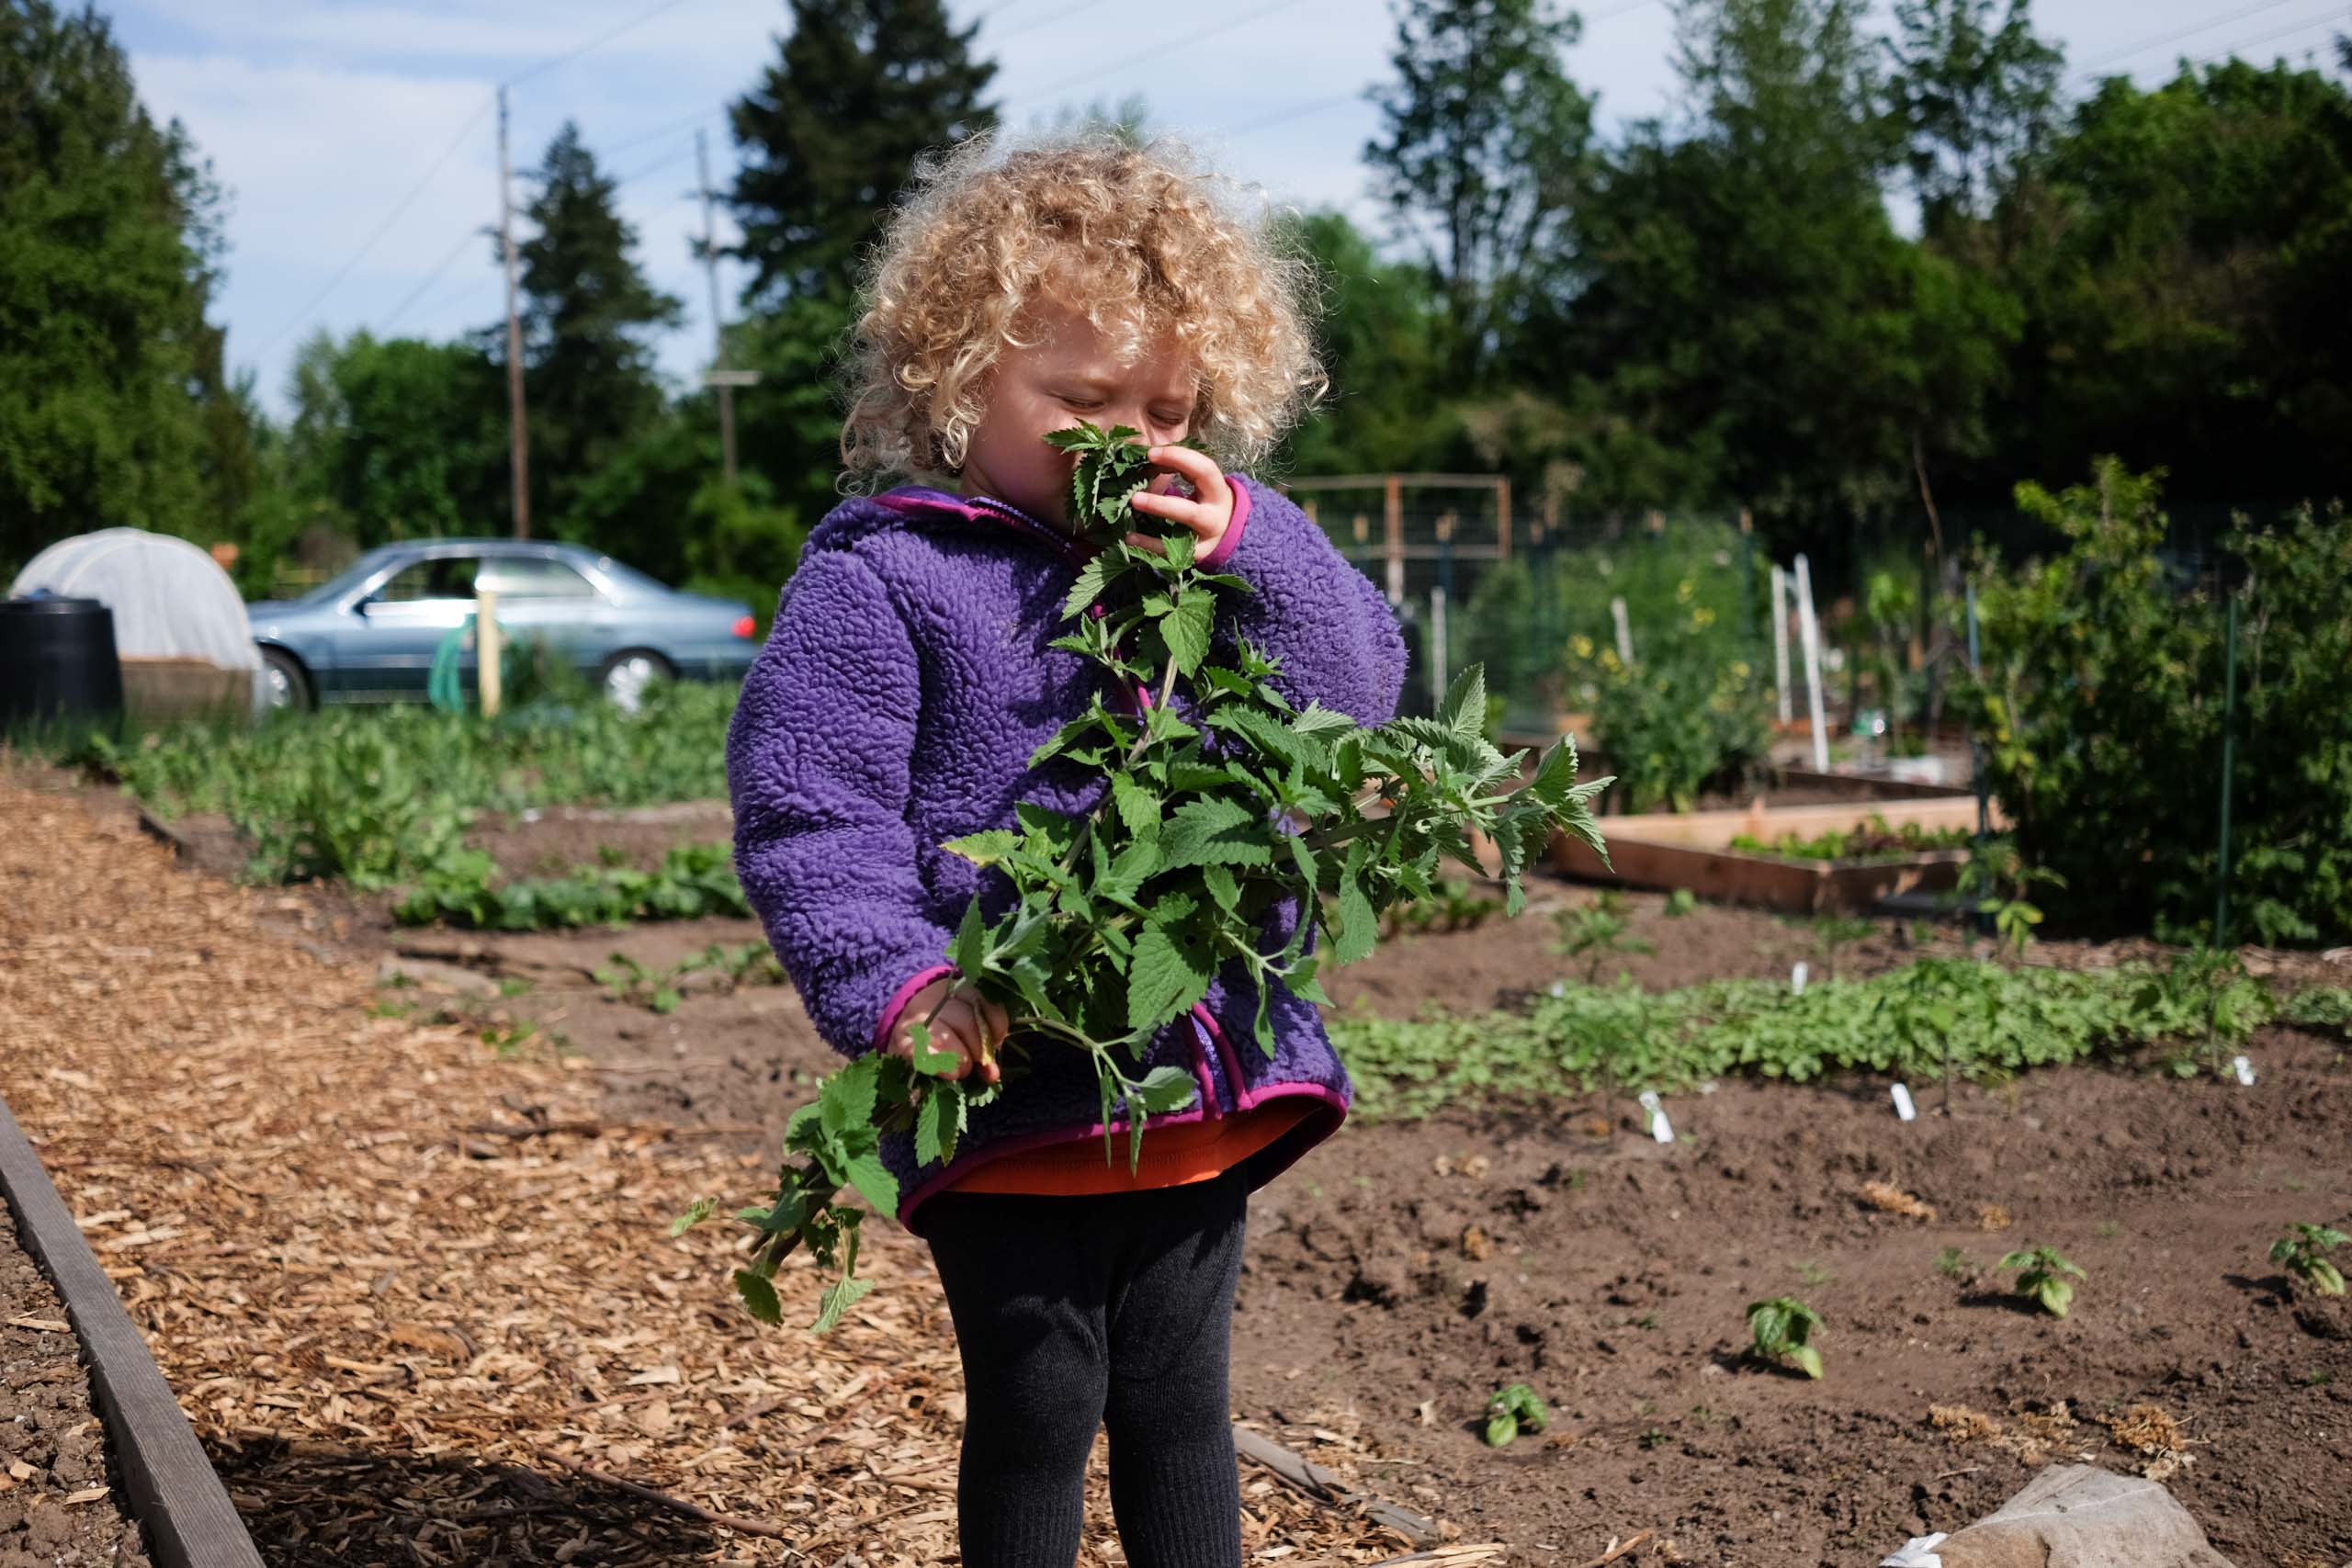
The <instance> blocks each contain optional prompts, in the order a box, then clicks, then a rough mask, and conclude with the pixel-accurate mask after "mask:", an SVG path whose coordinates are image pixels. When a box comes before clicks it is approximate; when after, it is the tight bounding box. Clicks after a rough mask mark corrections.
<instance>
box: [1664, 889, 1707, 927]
mask: <svg viewBox="0 0 2352 1568" xmlns="http://www.w3.org/2000/svg"><path fill="white" fill-rule="evenodd" d="M1697 908H1699V896H1698V895H1697V894H1696V893H1693V892H1691V889H1689V888H1688V887H1678V888H1676V889H1675V890H1674V891H1673V892H1671V893H1669V894H1668V895H1667V896H1666V914H1667V918H1668V919H1673V920H1679V919H1681V918H1682V917H1683V916H1685V915H1688V914H1691V913H1692V912H1693V911H1694V910H1696V909H1697Z"/></svg>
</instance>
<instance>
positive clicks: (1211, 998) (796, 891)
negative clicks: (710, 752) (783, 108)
mask: <svg viewBox="0 0 2352 1568" xmlns="http://www.w3.org/2000/svg"><path fill="white" fill-rule="evenodd" d="M1233 486H1234V491H1235V507H1234V519H1233V525H1232V526H1231V527H1230V528H1229V529H1228V530H1227V534H1226V536H1225V538H1224V540H1223V541H1221V542H1220V544H1219V547H1218V548H1217V550H1216V552H1215V555H1214V556H1213V557H1212V558H1207V562H1206V564H1210V565H1215V566H1220V567H1221V568H1222V570H1227V571H1229V572H1232V573H1234V574H1236V575H1238V576H1239V577H1241V578H1243V579H1245V580H1247V581H1248V582H1249V583H1250V586H1251V588H1253V589H1254V590H1255V592H1251V593H1228V594H1227V595H1225V596H1224V602H1223V603H1222V604H1220V605H1219V608H1218V614H1217V633H1216V637H1217V646H1218V647H1219V648H1221V649H1226V650H1227V652H1228V653H1229V651H1230V649H1231V648H1232V646H1233V639H1234V638H1235V637H1237V636H1238V637H1248V638H1249V639H1250V642H1251V643H1252V644H1253V645H1254V646H1256V647H1257V648H1259V649H1262V650H1263V651H1265V652H1266V653H1268V654H1270V655H1272V656H1273V657H1274V658H1275V659H1277V660H1280V661H1281V665H1282V671H1281V673H1280V674H1279V675H1278V676H1276V677H1275V681H1274V684H1275V685H1276V686H1277V687H1278V688H1279V689H1280V690H1281V691H1282V693H1283V695H1284V696H1286V697H1288V698H1289V699H1290V700H1291V701H1292V702H1293V703H1295V704H1296V705H1299V706H1301V707H1304V706H1306V705H1307V704H1308V703H1309V702H1320V703H1322V704H1323V705H1325V706H1326V707H1330V708H1337V709H1339V710H1340V711H1341V712H1343V713H1346V714H1348V715H1350V716H1352V717H1354V718H1355V719H1357V720H1358V721H1359V722H1361V723H1364V724H1377V723H1381V722H1383V721H1385V720H1386V719H1387V718H1389V717H1390V716H1392V715H1393V714H1394V713H1395V711H1396V705H1397V691H1398V688H1399V687H1400V686H1401V685H1402V683H1403V681H1404V672H1405V647H1404V642H1403V639H1402V638H1401V637H1399V636H1398V635H1397V624H1396V620H1395V618H1394V616H1393V615H1391V614H1390V612H1389V609H1388V606H1387V604H1386V603H1385V601H1384V600H1383V599H1382V597H1381V595H1380V592H1379V591H1378V590H1377V589H1375V588H1374V586H1373V585H1372V583H1371V582H1370V581H1368V580H1367V579H1366V578H1365V577H1364V576H1363V573H1362V572H1359V571H1358V570H1356V569H1355V568H1354V567H1352V566H1351V565H1349V564H1348V562H1347V561H1346V559H1345V558H1342V557H1341V556H1340V553H1339V551H1338V550H1336V549H1335V548H1333V547H1332V546H1331V543H1330V541H1329V539H1328V538H1326V537H1325V536H1324V534H1323V531H1322V529H1321V528H1319V527H1317V525H1315V524H1314V523H1313V522H1312V521H1310V520H1309V519H1308V518H1307V517H1306V514H1305V513H1302V512H1300V511H1299V509H1298V508H1297V507H1296V506H1295V505H1294V504H1293V503H1292V502H1290V501H1289V499H1288V498H1286V497H1284V496H1283V495H1282V494H1280V493H1279V492H1277V491H1273V490H1272V489H1269V488H1266V487H1262V486H1260V485H1258V484H1257V483H1255V482H1254V481H1251V480H1250V479H1245V478H1243V477H1241V476H1238V475H1237V476H1234V478H1233ZM1082 559H1083V550H1082V547H1080V546H1079V545H1078V544H1077V543H1076V542H1075V541H1073V540H1071V539H1070V538H1069V536H1066V535H1064V534H1062V533H1060V532H1059V531H1058V530H1057V529H1055V528H1053V527H1051V526H1050V525H1046V524H1045V523H1042V522H1040V521H1038V520H1037V519H1035V518H1032V517H1030V516H1028V515H1026V514H1025V513H1021V512H1019V511H1017V510H1015V509H1014V508H1012V507H1011V506H1008V505H1006V504H1004V503H1002V502H997V501H994V500H992V499H989V498H967V497H961V496H956V495H951V494H949V493H947V492H946V491H937V490H930V489H924V488H921V487H908V488H904V489H900V490H896V491H890V492H888V494H885V495H879V496H872V497H858V498H854V499H852V500H849V501H846V502H842V504H841V505H840V506H838V507H836V508H834V509H833V511H832V512H831V513H830V514H829V515H828V516H827V517H826V518H825V520H824V521H823V522H822V523H820V524H819V525H817V527H816V529H815V530H814V531H813V532H812V533H811V534H810V535H809V542H808V545H807V547H805V548H804V549H803V551H802V553H801V558H800V568H799V570H797V572H795V573H794V574H793V577H792V581H790V582H788V583H786V585H785V590H784V594H783V598H782V601H781V604H779V607H778V609H777V611H776V619H775V629H774V630H773V631H772V632H771V633H770V635H769V637H768V640H767V646H766V648H765V649H763V651H762V652H761V654H760V657H759V660H758V661H757V662H756V663H755V664H754V665H753V666H752V671H751V674H750V675H749V676H748V677H747V678H746V680H745V681H744V683H743V694H742V700H741V704H740V705H739V706H738V707H737V709H736V712H735V719H734V725H733V728H731V730H730V731H729V735H728V742H727V776H728V784H729V791H730V793H731V794H732V795H733V797H734V804H735V868H736V872H737V874H739V875H740V876H741V880H742V884H743V891H744V893H745V894H746V895H747V896H748V897H749V898H750V899H751V903H752V908H754V909H756V910H757V911H758V912H759V915H760V919H761V920H762V921H763V923H764V924H765V926H766V928H767V934H768V940H769V941H770V942H772V943H773V944H774V945H775V951H776V953H777V955H778V956H779V957H780V958H782V959H783V961H784V964H785V967H786V970H787V971H789V972H790V974H791V976H792V981H793V984H794V985H795V986H796V987H798V989H799V992H800V997H801V1000H802V1002H803V1003H804V1004H805V1005H806V1006H807V1008H808V1010H809V1017H810V1018H811V1019H812V1020H813V1021H815V1023H816V1025H817V1029H818V1032H820V1033H821V1034H822V1035H823V1036H824V1037H825V1039H826V1041H827V1042H828V1043H831V1045H832V1046H833V1048H834V1049H835V1050H838V1051H840V1052H842V1054H843V1055H848V1056H853V1057H854V1056H858V1055H864V1054H865V1053H866V1052H868V1051H872V1050H874V1049H876V1047H877V1046H878V1045H879V1044H880V1043H882V1042H884V1041H885V1040H887V1039H888V1036H889V1033H890V1032H891V1030H892V1028H893V1027H894V1026H895V1024H896V1023H897V1021H898V1019H899V1013H900V1012H901V1011H902V1010H904V1008H905V1006H906V1004H907V1001H908V999H909V998H910V997H911V996H912V995H913V994H914V992H915V991H916V990H918V989H919V988H920V987H922V986H923V985H924V984H926V983H928V982H929V981H930V980H932V979H933V978H935V977H937V976H941V975H944V974H948V973H951V971H950V970H949V969H948V967H947V965H946V958H945V954H946V950H947V946H948V941H949V938H950V937H951V936H952V935H953V933H954V931H955V928H956V922H957V921H958V920H960V919H962V918H963V912H964V908H965V905H966V904H967V901H968V900H969V899H970V898H971V897H972V895H973V894H974V892H975V891H978V892H979V893H980V895H981V907H982V908H983V909H985V910H986V911H987V912H988V913H989V914H990V915H994V914H997V913H999V912H1001V910H1003V909H1004V908H1008V907H1009V906H1010V904H1011V901H1012V889H1011V885H1010V884H1009V883H1008V882H1007V881H1006V880H1005V878H1004V877H1003V876H1001V874H995V873H989V874H987V875H986V877H985V879H983V877H982V874H981V873H980V871H979V868H978V867H976V866H974V865H973V864H972V863H970V862H968V861H966V860H964V859H962V858H961V857H959V856H957V855H954V854H951V853H949V852H947V851H945V850H944V849H942V848H941V847H940V846H941V845H942V844H944V842H946V841H947V840H951V839H956V838H961V837H962V836H964V835H965V834H967V833H976V832H979V831H981V830H982V829H989V828H1010V827H1012V826H1014V824H1015V816H1014V807H1016V806H1017V805H1019V804H1021V803H1023V802H1026V803H1030V804H1034V805H1037V806H1042V807H1047V808H1048V809H1051V810H1055V811H1059V812H1065V813H1069V814H1073V815H1076V814H1080V813H1083V812H1086V811H1088V810H1090V809H1091V808H1092V807H1093V806H1094V804H1095V802H1096V801H1097V800H1098V799H1100V798H1101V796H1102V794H1103V790H1104V788H1105V787H1106V784H1105V781H1104V779H1103V776H1102V775H1101V774H1100V773H1090V772H1087V771H1085V770H1083V769H1080V768H1078V767H1076V766H1075V765H1073V764H1070V763H1069V762H1067V761H1054V762H1049V763H1047V764H1046V766H1045V767H1043V768H1034V769H1033V768H1031V767H1030V766H1029V765H1028V760H1029V756H1030V753H1031V752H1032V751H1034V750H1035V749H1036V748H1037V747H1038V746H1039V745H1040V744H1041V743H1043V742H1044V741H1045V740H1046V739H1048V738H1050V737H1051V736H1052V735H1053V734H1054V732H1055V731H1056V730H1057V729H1059V728H1061V726H1062V725H1063V724H1065V723H1067V722H1068V721H1069V720H1070V719H1073V718H1076V717H1078V716H1080V715H1081V714H1083V713H1084V712H1085V711H1086V708H1087V705H1088V703H1089V701H1090V700H1091V696H1092V694H1093V693H1094V692H1095V691H1096V690H1097V689H1098V682H1100V681H1101V680H1102V679H1103V677H1102V676H1101V674H1100V672H1099V671H1096V670H1095V669H1094V668H1093V667H1092V666H1091V665H1089V664H1088V663H1087V662H1086V661H1085V660H1082V659H1080V657H1079V656H1078V655H1076V654H1072V653H1069V652H1065V651H1063V650H1060V649H1054V648H1050V647H1048V646H1047V645H1048V644H1049V643H1051V642H1052V641H1053V639H1054V638H1055V637H1059V636H1061V635H1062V634H1063V631H1064V626H1063V625H1062V622H1061V604H1062V601H1063V599H1064V597H1065V596H1066V594H1067V593H1068V592H1069V584H1070V580H1071V578H1072V576H1073V575H1074V573H1075V572H1076V570H1077V568H1078V565H1079V564H1080V561H1081V560H1082ZM1212 657H1216V656H1215V655H1214V654H1213V655H1212ZM1128 698H1129V702H1130V705H1132V694H1128ZM1294 918H1295V915H1294ZM1256 1013H1257V993H1256V989H1255V987H1254V986H1253V985H1252V983H1251V982H1250V978H1249V976H1248V973H1247V970H1246V967H1245V966H1244V965H1242V964H1240V963H1238V961H1236V962H1235V963H1233V964H1228V965H1227V969H1226V972H1225V973H1224V974H1223V975H1221V976H1219V977H1218V980H1217V982H1216V984H1215V985H1214V986H1212V987H1211V988H1210V990H1209V993H1208V996H1207V998H1206V999H1205V1000H1204V1002H1203V1003H1202V1005H1201V1006H1200V1007H1199V1008H1197V1009H1195V1010H1194V1011H1193V1019H1192V1020H1191V1021H1189V1023H1186V1022H1180V1023H1177V1024H1173V1025H1170V1027H1169V1028H1168V1029H1166V1030H1164V1031H1162V1032H1161V1034H1160V1035H1159V1038H1158V1039H1157V1040H1155V1041H1154V1043H1153V1048H1152V1052H1151V1055H1150V1056H1149V1057H1148V1062H1147V1066H1159V1065H1161V1064H1162V1063H1169V1064H1173V1065H1176V1066H1182V1067H1184V1068H1186V1069H1187V1070H1188V1071H1190V1072H1192V1073H1193V1077H1194V1079H1195V1081H1196V1082H1198V1083H1199V1085H1200V1087H1201V1099H1200V1100H1199V1102H1198V1103H1197V1104H1195V1105H1194V1106H1193V1107H1192V1108H1190V1109H1189V1110H1187V1111H1179V1112H1176V1113H1174V1114H1172V1115H1170V1116H1164V1117H1157V1118H1154V1119H1153V1122H1152V1125H1154V1126H1159V1125H1162V1124H1172V1123H1175V1122H1187V1121H1197V1120H1200V1119H1202V1118H1204V1117H1216V1116H1224V1115H1227V1114H1228V1113H1230V1112H1232V1111H1235V1110H1238V1109H1247V1108H1250V1107H1252V1106H1256V1105H1261V1104H1263V1103H1265V1102H1267V1101H1269V1100H1275V1099H1280V1098H1284V1097H1290V1096H1301V1097H1305V1098H1306V1099H1308V1100H1312V1101H1314V1102H1315V1109H1314V1111H1313V1113H1311V1114H1309V1115H1308V1116H1306V1118H1305V1119H1304V1120H1303V1121H1302V1122H1301V1123H1300V1125H1299V1127H1298V1128H1297V1129H1296V1130H1295V1131H1294V1132H1293V1133H1291V1134H1288V1135H1287V1136H1286V1137H1285V1138H1284V1139H1283V1140H1282V1141H1281V1142H1279V1143H1277V1144H1275V1145H1273V1146H1272V1147H1271V1148H1269V1149H1267V1150H1265V1151H1264V1152H1263V1153H1261V1154H1260V1155H1258V1156H1255V1157H1254V1159H1253V1161H1252V1164H1251V1172H1252V1186H1253V1187H1254V1186H1256V1185H1261V1184H1262V1183H1263V1182H1265V1181H1267V1180H1269V1179H1272V1177H1273V1176H1274V1175H1275V1174H1277V1173H1278V1172H1279V1171H1281V1170H1282V1169H1283V1168H1284V1167H1285V1166H1287V1165H1289V1164H1290V1163H1291V1162H1292V1161H1293V1160H1295V1159H1296V1158H1297V1157H1298V1156H1300V1155H1302V1154H1304V1153H1305V1152H1306V1150H1307V1149H1308V1148H1310V1147H1312V1146H1313V1145H1315V1144H1317V1143H1318V1142H1320V1141H1321V1140H1322V1139H1323V1138H1325V1137H1327V1136H1329V1134H1331V1133H1332V1132H1333V1131H1334V1130H1336V1129H1337V1128H1338V1126H1339V1124H1340V1121H1341V1120H1342V1119H1343V1118H1344V1117H1345V1115H1346V1114H1347V1107H1348V1102H1349V1097H1350V1087H1349V1083H1348V1076H1347V1071H1346V1069H1345V1068H1344V1067H1343V1066H1341V1065H1340V1059H1339V1056H1338V1055H1337V1054H1336V1053H1335V1052H1334V1051H1333V1050H1332V1049H1331V1043H1330V1040H1329V1036H1327V1035H1326V1034H1325V1033H1324V1031H1323V1023H1322V1020H1321V1019H1320V1018H1319V1017H1318V1016H1317V1013H1316V1010H1315V1009H1314V1007H1313V1006H1312V1005H1310V1004H1308V1003H1306V1002H1304V1001H1301V1000H1299V999H1298V998H1295V997H1294V996H1292V995H1290V994H1289V992H1288V991H1287V990H1282V989H1278V991H1277V994H1276V995H1275V997H1274V998H1273V999H1272V1003H1271V1006H1270V1016H1271V1018H1272V1021H1273V1026H1274V1037H1275V1042H1276V1049H1275V1051H1274V1053H1273V1055H1272V1058H1271V1059H1269V1058H1268V1056H1267V1055H1266V1054H1265V1052H1264V1051H1263V1050H1261V1048H1260V1047H1259V1046H1258V1045H1257V1043H1255V1042H1254V1041H1253V1040H1252V1039H1251V1028H1250V1026H1251V1021H1252V1020H1253V1019H1254V1018H1255V1016H1256ZM1029 1065H1030V1070H1029V1071H1028V1073H1027V1074H1026V1076H1024V1077H1022V1078H1021V1079H1020V1081H1018V1082H1017V1083H1009V1084H1008V1085H1007V1087H1006V1091H1005V1093H1004V1094H1003V1095H1001V1097H1000V1098H999V1099H998V1100H997V1101H996V1102H995V1103H994V1104H992V1105H989V1106H986V1107H984V1108H982V1109H981V1110H978V1111H975V1112H973V1114H972V1119H971V1126H970V1129H969V1131H968V1132H967V1134H966V1135H965V1137H964V1139H963V1141H962V1142H961V1144H960V1145H958V1147H957V1149H956V1157H955V1159H954V1160H953V1161H952V1162H950V1163H949V1164H948V1165H946V1166H945V1167H944V1168H943V1167H942V1166H940V1165H939V1164H938V1163H937V1162H933V1163H932V1164H930V1165H928V1166H923V1167H922V1168H918V1167H917V1164H916V1161H915V1156H914V1145H913V1140H912V1138H911V1137H910V1136H907V1135H904V1134H891V1135H888V1136H886V1137H885V1138H884V1140H883V1143H882V1158H883V1162H884V1163H885V1164H886V1165H888V1167H889V1168H890V1169H891V1170H892V1171H893V1173H895V1174H896V1175H897V1177H898V1178H899V1192H900V1198H899V1214H898V1218H899V1222H900V1223H901V1224H905V1225H906V1226H907V1227H908V1228H909V1229H910V1230H914V1231H916V1232H917V1233H918V1234H920V1231H921V1227H920V1225H919V1224H917V1222H916V1218H915V1216H916V1212H917V1210H918V1209H919V1208H920V1207H921V1206H922V1202H923V1201H924V1200H925V1199H927V1198H929V1197H930V1196H931V1195H932V1194H933V1193H934V1192H936V1191H939V1190H942V1189H943V1188H944V1187H947V1186H950V1185H952V1184H953V1183H954V1182H955V1181H956V1179H959V1178H961V1177H962V1176H963V1175H965V1174H966V1173H967V1172H968V1171H970V1170H971V1169H973V1168H975V1167H977V1166H979V1165H982V1164H985V1163H986V1162H988V1161H989V1160H992V1159H998V1158H1001V1157H1002V1156H1006V1155H1009V1154H1012V1153H1015V1152H1017V1151H1020V1150H1023V1149H1029V1148H1035V1147H1038V1146H1040V1145H1047V1144H1053V1143H1058V1142H1063V1141H1067V1140H1069V1139H1072V1138H1081V1137H1094V1138H1100V1137H1101V1136H1102V1133H1103V1123H1102V1122H1101V1120H1100V1117H1101V1109H1102V1108H1101V1097H1100V1094H1099V1092H1098V1090H1097V1089H1096V1088H1095V1083H1094V1073H1093V1069H1092V1067H1091V1066H1090V1065H1089V1064H1088V1063H1087V1062H1086V1060H1085V1059H1084V1057H1083V1056H1082V1055H1081V1054H1080V1053H1078V1052H1075V1051H1070V1050H1066V1049H1063V1048H1060V1047H1057V1046H1055V1045H1052V1044H1050V1043H1037V1044H1036V1045H1035V1046H1034V1047H1033V1048H1032V1049H1031V1051H1030V1055H1029ZM1112 1124H1113V1126H1114V1127H1124V1126H1125V1119H1124V1117H1120V1118H1117V1119H1114V1122H1113V1123H1112Z"/></svg>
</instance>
